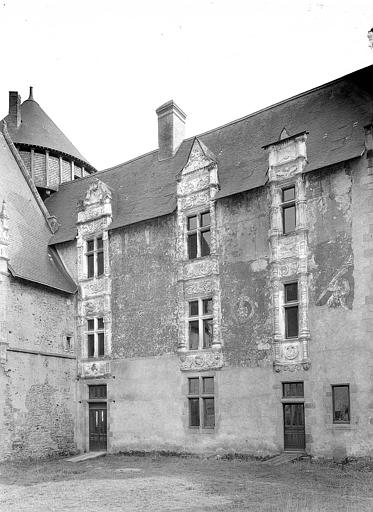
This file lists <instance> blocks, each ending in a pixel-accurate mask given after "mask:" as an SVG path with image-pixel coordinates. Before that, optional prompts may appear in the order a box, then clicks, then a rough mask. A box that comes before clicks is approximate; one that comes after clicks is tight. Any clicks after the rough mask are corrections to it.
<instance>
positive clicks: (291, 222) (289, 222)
mask: <svg viewBox="0 0 373 512" xmlns="http://www.w3.org/2000/svg"><path fill="white" fill-rule="evenodd" d="M282 216H283V229H284V233H291V232H292V231H294V230H295V224H296V221H295V205H292V206H286V207H284V208H283V209H282Z"/></svg>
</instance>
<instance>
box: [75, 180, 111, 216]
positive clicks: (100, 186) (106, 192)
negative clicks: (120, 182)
mask: <svg viewBox="0 0 373 512" xmlns="http://www.w3.org/2000/svg"><path fill="white" fill-rule="evenodd" d="M110 201H111V191H110V189H109V187H108V186H107V185H105V183H103V182H102V181H100V180H99V179H97V178H94V180H93V182H92V183H91V185H90V187H89V188H88V190H87V193H86V195H85V198H84V200H83V201H82V203H81V206H82V207H83V208H84V209H86V208H89V207H90V206H92V205H96V204H104V203H107V202H110Z"/></svg>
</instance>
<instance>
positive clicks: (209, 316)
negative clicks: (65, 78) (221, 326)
mask: <svg viewBox="0 0 373 512" xmlns="http://www.w3.org/2000/svg"><path fill="white" fill-rule="evenodd" d="M204 301H211V313H204ZM193 302H198V314H197V315H191V312H190V305H191V304H192V303H193ZM186 309H187V311H186V313H187V314H186V319H187V320H186V332H187V340H188V343H187V344H188V350H191V351H195V350H209V349H211V347H212V345H213V343H214V298H213V296H207V297H198V298H195V299H191V300H188V302H187V303H186ZM208 320H210V321H211V323H210V325H211V331H212V332H211V336H210V342H211V343H210V345H209V346H207V347H205V346H204V341H205V339H204V325H205V322H206V321H208ZM197 321H198V347H197V348H191V337H190V324H191V322H197Z"/></svg>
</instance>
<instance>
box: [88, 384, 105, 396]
mask: <svg viewBox="0 0 373 512" xmlns="http://www.w3.org/2000/svg"><path fill="white" fill-rule="evenodd" d="M106 396H107V392H106V384H100V385H99V386H89V398H106Z"/></svg>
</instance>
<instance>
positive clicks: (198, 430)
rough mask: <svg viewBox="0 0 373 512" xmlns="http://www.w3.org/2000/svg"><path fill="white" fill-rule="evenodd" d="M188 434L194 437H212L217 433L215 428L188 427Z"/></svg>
mask: <svg viewBox="0 0 373 512" xmlns="http://www.w3.org/2000/svg"><path fill="white" fill-rule="evenodd" d="M188 432H189V433H190V434H192V435H197V434H202V435H204V434H207V435H212V434H215V433H216V430H215V428H200V427H188Z"/></svg>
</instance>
